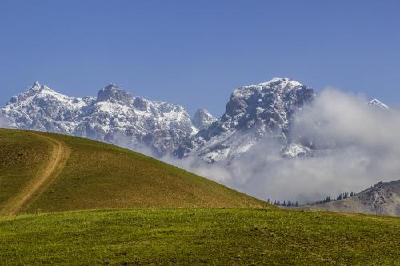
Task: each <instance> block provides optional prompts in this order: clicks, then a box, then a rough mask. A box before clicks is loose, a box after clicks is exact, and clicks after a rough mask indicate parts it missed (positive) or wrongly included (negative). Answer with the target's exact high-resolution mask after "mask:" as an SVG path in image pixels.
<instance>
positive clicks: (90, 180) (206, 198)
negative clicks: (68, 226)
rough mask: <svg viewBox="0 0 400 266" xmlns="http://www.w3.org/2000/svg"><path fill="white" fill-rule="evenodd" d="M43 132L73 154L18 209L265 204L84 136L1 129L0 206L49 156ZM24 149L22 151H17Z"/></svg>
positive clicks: (24, 183) (24, 210)
mask: <svg viewBox="0 0 400 266" xmlns="http://www.w3.org/2000/svg"><path fill="white" fill-rule="evenodd" d="M37 134H41V135H42V136H47V137H50V138H52V139H55V140H58V141H61V142H62V143H64V144H65V145H66V146H67V147H68V149H69V150H70V151H71V154H70V156H69V158H68V161H67V162H66V165H65V167H64V169H63V170H62V172H61V174H60V175H59V176H57V178H56V179H55V181H53V183H51V184H50V185H49V186H48V187H46V189H45V190H44V191H43V192H42V193H41V194H40V195H37V196H36V197H35V198H34V200H33V201H31V202H29V203H28V204H27V206H25V207H24V209H23V211H22V212H30V213H32V212H37V211H41V212H52V211H65V210H79V209H97V208H128V207H129V208H132V207H139V208H145V207H175V208H181V207H262V206H264V204H265V203H263V202H261V201H259V200H256V199H254V198H252V197H249V196H247V195H244V194H242V193H238V192H236V191H233V190H231V189H228V188H226V187H224V186H222V185H219V184H217V183H215V182H212V181H210V180H207V179H205V178H202V177H199V176H196V175H194V174H191V173H189V172H186V171H184V170H182V169H179V168H176V167H173V166H170V165H167V164H165V163H162V162H160V161H157V160H155V159H152V158H150V157H147V156H144V155H141V154H138V153H135V152H132V151H129V150H126V149H122V148H119V147H116V146H112V145H108V144H104V143H99V142H95V141H90V140H87V139H82V138H76V137H69V136H63V135H56V134H47V133H33V132H26V131H16V130H4V129H2V130H0V184H1V187H0V188H1V190H0V211H1V206H2V204H4V203H5V202H6V201H7V200H9V199H10V197H12V196H13V195H15V194H16V193H17V192H19V191H21V190H22V189H23V188H24V186H26V184H27V182H29V180H30V179H32V178H33V177H34V176H35V174H36V173H38V171H39V169H40V168H41V167H43V164H45V163H46V159H48V158H49V149H50V146H51V145H50V144H49V140H48V138H44V137H41V136H40V135H39V136H38V135H37ZM21 154H22V155H21Z"/></svg>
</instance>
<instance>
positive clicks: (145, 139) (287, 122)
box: [0, 78, 388, 163]
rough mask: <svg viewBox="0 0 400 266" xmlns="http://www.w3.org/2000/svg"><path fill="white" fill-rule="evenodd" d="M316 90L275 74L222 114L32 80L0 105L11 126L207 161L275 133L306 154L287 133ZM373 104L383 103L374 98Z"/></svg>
mask: <svg viewBox="0 0 400 266" xmlns="http://www.w3.org/2000/svg"><path fill="white" fill-rule="evenodd" d="M315 96H316V92H315V91H314V90H313V89H312V88H310V87H308V86H306V85H304V84H302V83H301V82H298V81H295V80H291V79H289V78H274V79H272V80H270V81H267V82H263V83H260V84H257V85H249V86H243V87H240V88H238V89H235V90H234V91H233V93H232V94H231V96H230V99H229V101H228V102H227V104H226V110H225V112H224V113H223V114H222V116H221V117H220V118H215V117H214V116H212V115H211V114H210V113H209V112H208V111H207V110H205V109H199V110H198V111H196V113H195V114H194V116H193V117H190V115H189V114H188V112H187V111H186V110H185V108H184V107H182V106H180V105H176V104H171V103H166V102H162V101H152V100H149V99H146V98H143V97H139V96H132V95H130V94H129V93H128V92H126V91H125V90H123V89H121V88H119V87H118V86H117V85H115V84H110V85H108V86H106V87H104V88H103V89H101V90H99V92H98V95H97V97H83V98H78V97H69V96H66V95H63V94H61V93H58V92H56V91H55V90H52V89H51V88H49V87H48V86H46V85H41V84H39V83H38V82H35V83H34V84H33V85H32V86H31V87H30V88H29V89H28V90H27V91H25V92H22V93H21V94H19V95H17V96H14V97H12V98H11V99H10V100H9V102H8V103H7V104H6V105H5V106H4V107H2V108H1V110H0V113H1V116H2V117H3V120H6V121H7V124H8V126H9V127H13V128H19V129H32V130H39V131H49V132H57V133H63V134H69V135H74V136H81V137H87V138H90V139H95V140H101V141H105V142H109V143H113V144H117V145H121V146H125V147H129V148H131V149H134V150H139V151H142V152H145V153H147V154H150V155H152V156H154V157H157V158H161V157H163V156H167V155H168V156H169V155H173V156H175V157H177V158H185V157H188V156H190V155H196V156H199V157H200V158H201V159H203V160H204V161H206V162H208V163H213V162H216V161H228V162H229V161H232V160H234V159H235V158H238V157H240V156H241V155H243V154H245V153H246V152H247V151H248V150H250V149H251V148H252V147H254V146H255V145H256V144H257V143H258V142H259V141H260V140H261V139H264V138H266V137H268V138H273V139H274V140H277V141H278V142H279V143H280V144H281V145H282V156H284V157H298V156H304V155H307V154H308V153H309V152H310V147H308V146H307V145H304V144H301V143H299V142H295V141H293V140H292V139H291V136H290V134H289V132H290V128H291V125H292V120H293V114H294V113H295V112H296V111H298V110H301V109H302V108H303V107H304V106H305V105H307V104H309V103H311V102H312V101H313V99H314V98H315ZM370 104H371V105H374V106H377V107H378V108H388V107H387V106H386V105H385V104H384V103H382V102H380V101H378V100H376V99H374V100H372V101H370Z"/></svg>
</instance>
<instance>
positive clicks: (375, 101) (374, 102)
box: [368, 99, 389, 110]
mask: <svg viewBox="0 0 400 266" xmlns="http://www.w3.org/2000/svg"><path fill="white" fill-rule="evenodd" d="M368 104H369V105H372V106H375V107H378V108H381V109H384V110H388V109H389V106H387V105H386V104H384V103H383V102H381V101H379V100H378V99H372V100H370V101H369V102H368Z"/></svg>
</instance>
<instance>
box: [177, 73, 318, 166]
mask: <svg viewBox="0 0 400 266" xmlns="http://www.w3.org/2000/svg"><path fill="white" fill-rule="evenodd" d="M314 97H315V93H314V90H313V89H311V88H308V87H307V86H305V85H303V84H301V83H300V82H298V81H294V80H291V79H288V78H274V79H272V80H270V81H267V82H263V83H260V84H257V85H248V86H242V87H240V88H237V89H235V90H234V91H233V93H232V94H231V96H230V99H229V101H228V103H227V104H226V111H225V113H224V114H223V115H222V117H221V119H219V120H218V121H217V122H215V123H213V124H212V125H211V126H210V127H209V128H207V129H206V130H202V131H200V132H199V133H198V134H197V135H196V136H194V137H193V138H192V140H191V142H190V143H188V144H184V145H182V147H181V148H180V149H179V150H177V151H176V154H177V155H178V156H180V157H185V156H186V155H188V154H189V153H195V154H197V155H199V156H200V157H201V158H203V159H204V160H205V161H208V162H215V161H221V160H231V159H233V158H236V157H238V156H240V154H243V153H245V152H247V151H248V150H249V149H251V148H252V147H253V146H254V145H255V144H256V143H257V142H258V140H260V139H262V138H264V137H265V136H267V135H268V136H272V137H274V138H277V139H280V140H281V141H282V144H283V145H286V141H287V132H288V130H289V124H290V120H291V116H292V115H293V113H294V112H295V111H296V110H298V109H299V108H301V107H302V106H303V105H305V104H307V103H310V102H311V101H312V100H313V99H314Z"/></svg>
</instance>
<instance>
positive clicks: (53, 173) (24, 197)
mask: <svg viewBox="0 0 400 266" xmlns="http://www.w3.org/2000/svg"><path fill="white" fill-rule="evenodd" d="M33 134H34V135H35V136H39V137H40V138H43V139H45V140H46V141H47V142H49V143H50V144H51V146H52V147H51V151H50V156H49V159H48V161H47V163H45V164H44V166H43V168H42V169H40V170H39V172H38V173H37V175H36V177H34V178H33V179H32V180H31V181H30V182H29V183H28V185H27V186H26V187H25V188H24V189H23V190H22V191H21V192H20V193H19V194H18V195H16V196H15V197H14V198H12V199H11V200H10V201H9V202H8V203H7V204H6V206H4V208H3V210H2V211H1V213H3V214H6V215H16V214H18V213H19V212H20V211H21V210H22V209H23V208H24V207H26V206H27V205H28V204H29V203H30V202H32V201H33V200H34V199H35V198H37V197H38V196H39V195H40V194H41V193H42V192H43V191H44V190H45V189H46V188H47V187H48V186H49V185H50V184H51V182H52V181H54V180H55V179H56V178H57V176H58V175H59V174H60V173H61V171H62V170H63V168H64V166H65V164H66V162H67V160H68V158H69V155H70V153H71V151H70V149H69V148H68V147H67V146H66V145H65V144H64V143H63V142H61V141H59V140H57V139H54V138H51V137H49V136H45V135H42V134H39V133H33Z"/></svg>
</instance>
